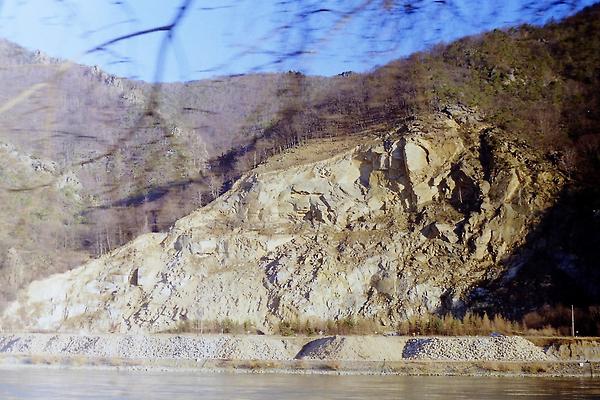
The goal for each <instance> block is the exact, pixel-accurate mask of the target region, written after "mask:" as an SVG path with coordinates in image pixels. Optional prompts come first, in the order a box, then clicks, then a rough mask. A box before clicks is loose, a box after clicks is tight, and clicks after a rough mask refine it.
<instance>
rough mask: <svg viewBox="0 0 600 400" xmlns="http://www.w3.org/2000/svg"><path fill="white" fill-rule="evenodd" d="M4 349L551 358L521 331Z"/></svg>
mask: <svg viewBox="0 0 600 400" xmlns="http://www.w3.org/2000/svg"><path fill="white" fill-rule="evenodd" d="M0 354H28V355H46V356H84V357H91V358H123V359H138V360H140V359H141V360H144V359H146V360H152V359H190V360H204V359H220V360H275V361H276V360H294V359H304V360H338V361H403V360H433V361H485V360H489V361H549V360H555V359H556V358H555V357H554V356H552V355H546V354H545V353H544V351H543V350H542V349H541V348H539V347H536V346H534V345H533V344H532V343H531V342H529V341H528V340H526V339H523V338H521V337H515V336H512V337H428V338H410V337H403V336H387V337H386V336H330V337H322V338H317V339H311V338H306V337H305V338H293V337H278V336H261V335H242V336H236V335H176V334H164V335H119V334H113V335H74V334H36V333H31V334H10V335H9V334H4V335H0Z"/></svg>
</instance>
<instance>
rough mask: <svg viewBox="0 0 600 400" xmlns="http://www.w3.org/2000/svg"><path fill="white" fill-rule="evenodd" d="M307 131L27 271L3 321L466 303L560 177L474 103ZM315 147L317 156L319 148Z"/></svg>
mask: <svg viewBox="0 0 600 400" xmlns="http://www.w3.org/2000/svg"><path fill="white" fill-rule="evenodd" d="M344 143H352V145H351V146H347V145H341V144H340V145H339V151H338V152H337V154H335V155H333V156H330V155H329V154H328V155H327V156H326V157H325V156H322V153H323V152H322V151H321V150H322V149H323V148H324V146H326V144H325V143H324V142H319V141H314V142H309V143H307V144H306V145H304V146H302V147H299V148H297V149H294V150H293V151H290V152H289V153H288V154H284V155H282V156H280V158H282V159H286V158H287V159H289V160H293V162H290V163H289V164H290V166H288V167H285V168H280V167H278V166H277V164H276V163H275V162H274V161H273V162H268V163H267V164H265V165H262V166H259V167H258V168H257V169H256V170H254V171H252V172H251V173H250V174H248V175H246V176H244V177H242V178H241V179H240V180H239V181H237V182H236V183H235V184H234V185H233V187H232V189H231V190H230V191H228V192H227V193H225V194H224V195H223V196H221V197H220V198H218V199H217V200H216V201H214V202H213V203H211V204H209V205H208V206H206V207H204V208H201V209H198V210H197V211H195V212H193V213H192V214H190V215H189V216H187V217H185V218H183V219H181V220H179V221H178V222H177V223H176V224H175V225H174V226H173V227H172V229H171V230H170V231H169V232H167V233H160V234H147V235H144V236H141V237H139V238H138V239H136V240H134V241H133V242H131V243H129V244H127V245H126V246H123V247H121V248H119V249H117V250H115V251H113V252H112V253H110V254H108V255H106V256H103V257H101V258H99V259H97V260H94V261H92V262H90V263H88V264H86V265H84V266H82V267H80V268H78V269H75V270H72V271H70V272H67V273H64V274H59V275H54V276H51V277H50V278H48V279H45V280H42V281H37V282H34V283H32V284H31V285H30V286H29V287H28V288H26V289H25V290H23V291H22V292H21V293H20V295H19V298H18V300H17V301H16V302H14V303H12V304H11V305H10V306H9V307H8V308H7V309H6V310H5V312H4V314H3V317H2V320H1V324H2V326H3V327H10V328H13V329H15V328H20V329H38V330H40V329H41V330H64V331H69V330H89V331H111V332H113V331H118V332H126V331H137V330H143V331H153V332H156V331H163V330H166V329H170V328H173V327H175V326H177V324H179V323H181V322H182V321H186V320H188V321H189V320H224V319H230V320H233V321H237V322H240V323H242V322H250V323H252V324H254V325H256V326H257V327H260V328H261V329H263V330H265V331H266V332H269V331H272V330H273V329H274V327H276V326H277V323H278V322H279V321H282V320H294V319H300V320H305V319H306V320H308V319H319V320H328V319H341V318H346V317H356V318H365V319H374V320H377V321H378V322H379V323H382V324H384V325H391V324H394V323H395V322H396V321H398V320H401V319H403V318H406V317H409V316H412V315H415V314H423V313H430V312H443V311H447V310H453V309H459V308H460V307H463V306H464V301H465V298H466V297H467V296H468V295H469V293H470V292H472V291H473V290H476V288H477V285H478V283H479V282H481V281H482V280H483V279H489V278H490V277H494V276H499V275H500V274H502V273H503V272H504V271H506V270H507V269H509V270H510V269H511V268H513V269H514V268H518V262H519V261H518V260H517V259H515V257H513V253H514V251H515V249H517V248H518V247H519V246H520V245H521V244H522V242H523V240H524V239H525V237H526V235H527V233H528V230H529V229H530V227H531V226H532V224H534V223H535V222H536V218H538V216H539V214H540V212H542V211H543V210H545V209H546V208H547V207H549V206H550V205H552V203H553V201H554V200H555V198H556V196H557V193H558V192H559V190H560V188H561V186H562V183H563V177H562V176H560V174H559V173H558V172H556V171H555V170H554V169H553V168H552V167H551V165H549V164H547V163H546V161H544V159H543V157H541V156H539V155H537V154H536V153H535V151H533V150H532V149H526V150H527V151H524V150H525V147H526V145H525V144H524V143H520V142H514V141H511V140H510V139H509V138H508V136H506V135H504V133H503V132H502V131H500V130H497V129H494V128H493V127H489V126H485V125H483V124H482V123H480V122H478V119H477V116H476V114H475V113H474V112H472V111H464V110H463V112H462V113H461V114H460V118H459V117H456V116H454V117H453V114H452V113H451V112H449V113H447V114H440V115H437V116H436V117H435V118H429V119H428V120H416V121H413V122H410V123H408V124H407V125H406V126H402V127H399V128H398V129H397V130H396V131H394V132H391V133H389V134H388V135H387V136H385V137H375V136H373V137H353V138H350V140H346V141H345V142H344ZM320 154H321V157H320V156H319V155H320Z"/></svg>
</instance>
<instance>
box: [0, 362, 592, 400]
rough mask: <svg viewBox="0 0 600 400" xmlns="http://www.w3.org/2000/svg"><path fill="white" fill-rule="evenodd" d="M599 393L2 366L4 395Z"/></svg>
mask: <svg viewBox="0 0 600 400" xmlns="http://www.w3.org/2000/svg"><path fill="white" fill-rule="evenodd" d="M511 397H518V398H520V399H527V398H535V399H600V380H599V379H594V380H592V379H574V378H573V379H564V378H491V377H407V376H329V375H275V374H263V375H253V374H195V373H190V372H185V373H182V372H129V371H127V372H123V371H104V370H52V369H49V370H44V369H20V370H0V399H2V400H12V399H28V400H29V399H44V400H54V399H60V400H69V399H144V400H151V399H181V400H186V399H203V400H204V399H228V400H229V399H249V400H258V399H260V400H267V399H286V400H287V399H303V400H306V399H323V400H324V399H369V400H383V399H423V398H429V399H505V398H511Z"/></svg>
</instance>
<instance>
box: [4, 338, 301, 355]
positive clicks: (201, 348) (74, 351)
mask: <svg viewBox="0 0 600 400" xmlns="http://www.w3.org/2000/svg"><path fill="white" fill-rule="evenodd" d="M297 351H298V348H297V346H293V345H292V343H290V342H289V341H287V340H282V339H278V338H273V337H268V336H229V335H205V336H183V335H153V336H150V335H147V336H142V335H140V336H132V335H69V334H57V335H48V334H18V335H0V353H20V354H42V355H60V356H72V355H83V356H87V357H106V358H113V357H116V358H132V359H160V358H178V359H230V360H289V359H292V358H294V356H295V355H296V353H297Z"/></svg>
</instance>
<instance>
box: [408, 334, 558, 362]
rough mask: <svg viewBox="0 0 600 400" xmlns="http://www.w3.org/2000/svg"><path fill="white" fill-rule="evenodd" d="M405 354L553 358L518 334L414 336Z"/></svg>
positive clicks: (464, 358) (419, 357)
mask: <svg viewBox="0 0 600 400" xmlns="http://www.w3.org/2000/svg"><path fill="white" fill-rule="evenodd" d="M402 355H403V357H404V358H405V359H413V360H444V361H473V360H489V361H533V360H534V361H542V360H550V359H552V357H550V356H548V355H546V354H545V353H544V352H543V350H542V349H541V348H539V347H536V346H535V345H534V344H533V343H531V342H530V341H528V340H526V339H523V338H522V337H518V336H496V337H443V338H442V337H434V338H423V339H411V340H409V341H408V342H407V343H406V346H405V347H404V352H403V354H402Z"/></svg>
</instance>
